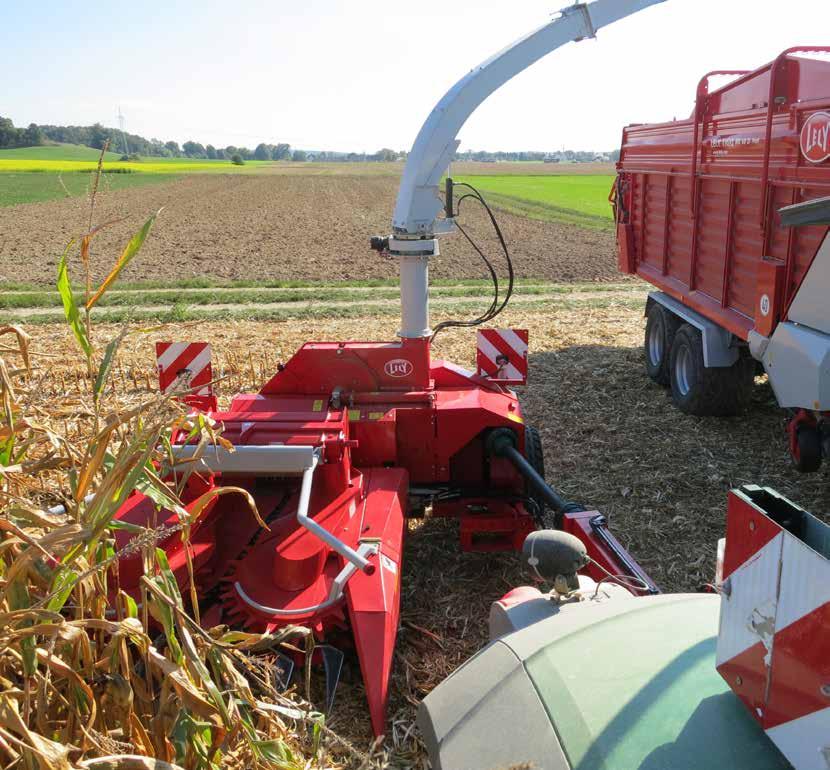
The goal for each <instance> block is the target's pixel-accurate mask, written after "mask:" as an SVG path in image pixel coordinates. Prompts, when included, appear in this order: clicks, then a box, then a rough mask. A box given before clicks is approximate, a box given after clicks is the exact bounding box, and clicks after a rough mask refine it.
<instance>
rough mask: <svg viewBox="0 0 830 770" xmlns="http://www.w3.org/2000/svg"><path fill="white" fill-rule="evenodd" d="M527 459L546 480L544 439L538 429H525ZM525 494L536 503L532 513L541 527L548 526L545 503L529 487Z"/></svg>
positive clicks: (526, 487)
mask: <svg viewBox="0 0 830 770" xmlns="http://www.w3.org/2000/svg"><path fill="white" fill-rule="evenodd" d="M525 457H526V458H527V461H528V462H529V463H530V464H531V465H532V466H533V470H535V471H536V472H537V473H538V474H539V475H540V476H541V477H542V478H545V455H544V452H543V451H542V437H541V436H540V435H539V431H538V430H537V429H536V428H531V427H528V428H525ZM525 492H526V494H527V496H528V498H530V500H532V501H533V503H534V510H533V511H531V513H532V514H533V516H534V518H535V519H536V521H537V523H538V524H539V526H546V518H545V501H544V500H542V498H540V497H539V496H538V495H537V494H535V493H534V492H533V491H532V490H531V488H530V486H529V485H526V486H525Z"/></svg>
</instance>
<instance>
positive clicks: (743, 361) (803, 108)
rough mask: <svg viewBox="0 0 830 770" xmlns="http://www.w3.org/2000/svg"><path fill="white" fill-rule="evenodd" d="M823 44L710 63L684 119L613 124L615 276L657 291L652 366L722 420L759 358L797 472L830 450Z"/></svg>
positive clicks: (687, 401) (741, 397)
mask: <svg viewBox="0 0 830 770" xmlns="http://www.w3.org/2000/svg"><path fill="white" fill-rule="evenodd" d="M829 53H830V47H798V48H790V49H788V50H786V51H784V52H783V53H782V54H781V55H780V56H778V57H777V58H776V59H775V60H774V61H772V62H770V63H769V64H766V65H764V66H763V67H760V68H759V69H757V70H754V71H751V72H750V71H737V70H719V71H715V72H710V73H708V74H707V75H705V76H704V77H703V78H702V79H701V81H700V83H699V84H698V87H697V94H696V99H695V106H694V110H693V112H692V115H691V116H690V117H689V118H687V119H683V120H672V121H670V122H666V123H658V124H650V125H639V124H635V125H630V126H627V127H626V128H625V129H624V130H623V137H622V147H621V152H620V160H619V162H618V164H617V178H616V180H615V183H614V188H613V190H612V195H611V198H612V203H613V206H614V216H615V222H616V228H617V243H618V258H619V267H620V270H621V271H622V272H624V273H629V274H633V275H637V276H639V277H640V278H642V279H644V280H646V281H648V282H649V283H651V284H653V285H654V287H655V291H653V292H651V293H650V294H649V296H648V300H647V304H646V317H647V321H646V332H645V344H644V352H645V364H646V370H647V372H648V375H649V376H650V377H651V378H652V379H653V380H654V381H656V382H658V383H660V384H662V385H667V386H669V387H670V388H671V394H672V398H673V400H674V402H675V404H676V405H677V406H678V407H679V408H680V409H681V410H683V411H684V412H686V413H689V414H695V415H730V414H738V413H740V412H742V411H743V410H744V409H745V408H746V407H747V406H748V403H749V400H750V396H751V393H752V386H753V383H754V378H755V375H756V374H757V373H758V370H759V369H760V368H761V367H763V370H764V371H766V373H767V375H768V376H769V381H770V384H771V386H772V389H773V391H774V393H775V397H776V399H777V401H778V403H779V404H780V405H781V406H782V407H783V408H785V409H787V410H788V411H789V413H790V415H791V419H790V420H789V423H788V432H789V439H790V452H791V454H792V457H793V460H794V462H795V464H796V467H797V468H798V469H799V470H802V471H815V470H817V469H818V468H819V466H820V464H821V460H822V456H828V455H830V419H828V417H829V416H830V301H829V300H830V237H828V225H830V60H829V59H828V58H827V54H829ZM716 76H733V77H734V79H733V80H731V82H728V83H727V84H726V85H724V86H722V87H719V88H716V89H715V88H710V86H711V84H712V80H713V78H715V77H716Z"/></svg>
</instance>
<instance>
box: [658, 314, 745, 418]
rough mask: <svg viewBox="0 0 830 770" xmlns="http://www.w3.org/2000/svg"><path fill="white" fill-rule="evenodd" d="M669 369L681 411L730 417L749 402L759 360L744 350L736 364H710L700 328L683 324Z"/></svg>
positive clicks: (743, 409) (673, 391)
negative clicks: (720, 365)
mask: <svg viewBox="0 0 830 770" xmlns="http://www.w3.org/2000/svg"><path fill="white" fill-rule="evenodd" d="M669 373H670V382H671V394H672V400H673V401H674V403H675V406H677V408H678V409H680V411H682V412H685V413H686V414H693V415H696V416H698V417H728V416H732V415H736V414H740V413H742V412H744V411H745V410H746V409H747V407H748V406H749V403H750V400H751V398H752V386H753V384H754V382H755V360H754V359H753V358H751V357H749V356H748V355H744V354H743V352H742V354H741V356H740V357H739V358H738V360H737V361H736V362H735V363H734V364H732V366H724V367H710V368H707V367H706V366H705V365H704V363H703V339H702V336H701V334H700V332H699V331H698V330H697V329H696V328H695V327H694V326H692V325H691V324H683V325H682V326H681V327H680V328H679V329H678V330H677V333H676V334H675V336H674V340H673V342H672V348H671V357H670V367H669Z"/></svg>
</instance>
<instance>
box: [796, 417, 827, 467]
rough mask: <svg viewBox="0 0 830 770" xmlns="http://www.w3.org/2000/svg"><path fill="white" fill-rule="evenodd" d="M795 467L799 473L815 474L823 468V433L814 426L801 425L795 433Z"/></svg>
mask: <svg viewBox="0 0 830 770" xmlns="http://www.w3.org/2000/svg"><path fill="white" fill-rule="evenodd" d="M795 444H796V446H795V452H793V454H792V458H793V465H794V466H795V469H796V470H797V471H799V473H815V472H816V471H817V470H818V469H819V468H820V467H821V433H820V432H819V429H818V428H817V427H815V426H814V425H799V426H798V427H797V428H796V433H795Z"/></svg>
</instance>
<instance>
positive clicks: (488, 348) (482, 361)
mask: <svg viewBox="0 0 830 770" xmlns="http://www.w3.org/2000/svg"><path fill="white" fill-rule="evenodd" d="M527 340H528V335H527V329H479V330H478V338H477V341H476V367H477V368H478V373H479V374H481V375H483V376H484V377H488V378H489V379H491V380H496V381H498V382H500V383H503V384H505V385H524V384H525V383H526V382H527Z"/></svg>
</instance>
